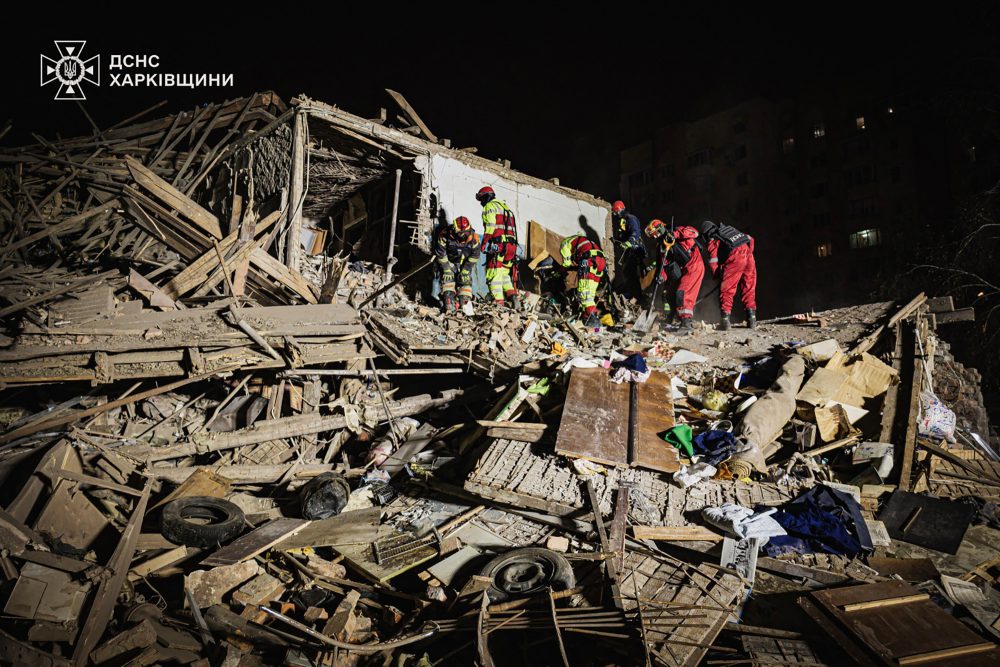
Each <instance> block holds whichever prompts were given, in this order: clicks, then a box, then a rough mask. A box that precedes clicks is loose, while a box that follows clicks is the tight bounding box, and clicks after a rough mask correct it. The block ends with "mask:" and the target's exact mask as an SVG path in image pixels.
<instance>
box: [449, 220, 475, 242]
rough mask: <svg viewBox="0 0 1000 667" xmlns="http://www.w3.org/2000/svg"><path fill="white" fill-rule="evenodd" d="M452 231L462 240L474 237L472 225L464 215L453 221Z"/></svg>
mask: <svg viewBox="0 0 1000 667" xmlns="http://www.w3.org/2000/svg"><path fill="white" fill-rule="evenodd" d="M451 229H452V231H453V232H454V233H455V236H457V237H458V238H460V239H467V238H469V236H471V235H472V223H471V222H469V219H468V218H466V217H465V216H464V215H460V216H458V217H457V218H455V219H454V220H452V221H451Z"/></svg>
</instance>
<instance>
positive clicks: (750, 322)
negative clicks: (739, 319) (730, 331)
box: [747, 310, 757, 329]
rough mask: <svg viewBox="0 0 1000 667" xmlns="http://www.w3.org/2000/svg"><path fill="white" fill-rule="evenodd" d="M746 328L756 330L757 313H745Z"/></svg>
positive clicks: (752, 311)
mask: <svg viewBox="0 0 1000 667" xmlns="http://www.w3.org/2000/svg"><path fill="white" fill-rule="evenodd" d="M747 328H748V329H756V328H757V311H756V310H748V311H747Z"/></svg>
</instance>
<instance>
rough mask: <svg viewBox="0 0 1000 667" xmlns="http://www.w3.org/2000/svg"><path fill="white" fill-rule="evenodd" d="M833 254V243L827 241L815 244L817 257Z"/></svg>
mask: <svg viewBox="0 0 1000 667" xmlns="http://www.w3.org/2000/svg"><path fill="white" fill-rule="evenodd" d="M832 254H833V244H832V243H830V242H829V241H827V242H826V243H819V244H817V245H816V256H817V257H829V256H830V255H832Z"/></svg>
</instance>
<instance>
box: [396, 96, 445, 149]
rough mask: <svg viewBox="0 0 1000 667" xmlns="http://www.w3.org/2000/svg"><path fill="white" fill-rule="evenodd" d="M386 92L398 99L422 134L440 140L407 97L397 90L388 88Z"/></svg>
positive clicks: (432, 139) (433, 139)
mask: <svg viewBox="0 0 1000 667" xmlns="http://www.w3.org/2000/svg"><path fill="white" fill-rule="evenodd" d="M385 92H387V93H389V96H390V97H392V99H394V100H395V101H396V104H398V105H399V108H400V109H402V110H403V113H405V114H406V117H407V118H409V119H410V120H411V121H413V124H414V125H416V126H417V128H418V129H419V130H420V133H421V134H423V135H424V136H425V137H427V138H428V139H430V140H431V141H433V142H434V143H437V142H438V138H437V135H436V134H434V133H433V132H431V130H430V128H429V127H427V123H425V122H424V121H423V119H421V118H420V115H419V114H418V113H417V111H416V109H414V108H413V107H412V106H410V103H409V102H407V101H406V98H405V97H403V95H402V94H401V93H397V92H396V91H395V90H389V89H388V88H386V89H385Z"/></svg>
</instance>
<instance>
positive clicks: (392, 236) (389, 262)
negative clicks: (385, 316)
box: [385, 169, 403, 282]
mask: <svg viewBox="0 0 1000 667" xmlns="http://www.w3.org/2000/svg"><path fill="white" fill-rule="evenodd" d="M402 177H403V170H402V169H397V170H396V194H395V195H393V197H392V223H391V224H392V226H391V227H390V228H389V256H388V257H386V258H385V279H386V282H390V281H391V280H392V267H393V265H394V264H395V263H396V258H395V257H393V254H394V253H395V251H396V223H397V222H398V221H399V181H400V179H402Z"/></svg>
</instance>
